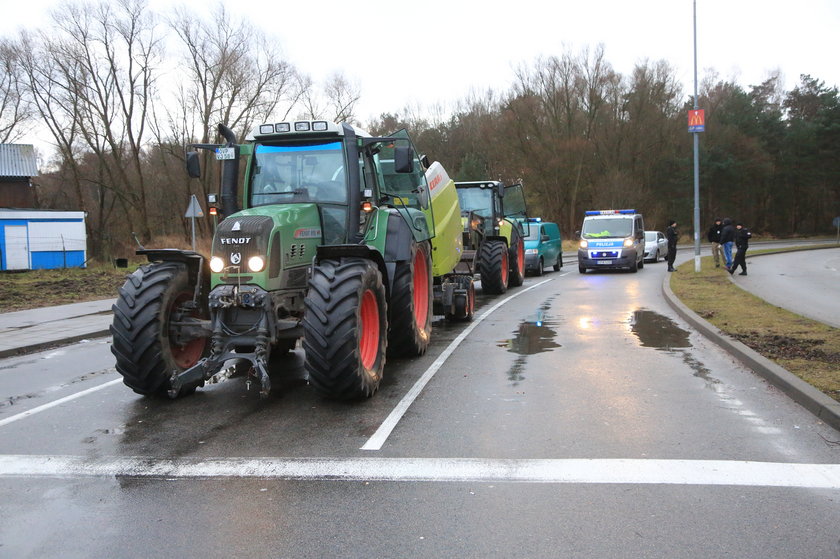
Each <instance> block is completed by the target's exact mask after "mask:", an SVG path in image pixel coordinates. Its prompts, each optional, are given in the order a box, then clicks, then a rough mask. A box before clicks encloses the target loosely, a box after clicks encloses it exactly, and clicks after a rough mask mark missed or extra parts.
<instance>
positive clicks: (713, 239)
mask: <svg viewBox="0 0 840 559" xmlns="http://www.w3.org/2000/svg"><path fill="white" fill-rule="evenodd" d="M722 230H723V223H721V220H720V218H719V217H716V218H715V223H714V225H712V226H711V228H710V229H709V233H708V235H706V236H707V237H708V239H709V242H710V243H712V258H714V259H715V268H720V258H721V256H723V250H722V249H721V247H720V233H721V231H722Z"/></svg>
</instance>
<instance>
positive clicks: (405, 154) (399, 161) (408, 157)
mask: <svg viewBox="0 0 840 559" xmlns="http://www.w3.org/2000/svg"><path fill="white" fill-rule="evenodd" d="M394 171H395V172H397V173H413V172H414V150H412V149H411V148H410V147H409V146H397V147H395V148H394Z"/></svg>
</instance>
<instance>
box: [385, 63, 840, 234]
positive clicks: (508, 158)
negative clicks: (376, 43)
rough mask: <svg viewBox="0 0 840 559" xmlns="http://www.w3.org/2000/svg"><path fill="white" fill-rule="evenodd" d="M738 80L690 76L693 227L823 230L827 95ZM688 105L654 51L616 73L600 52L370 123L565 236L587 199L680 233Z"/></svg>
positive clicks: (687, 178)
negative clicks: (694, 87)
mask: <svg viewBox="0 0 840 559" xmlns="http://www.w3.org/2000/svg"><path fill="white" fill-rule="evenodd" d="M780 81H781V80H780V77H779V76H778V75H771V76H770V77H768V78H767V79H766V80H765V81H764V82H763V83H761V84H759V85H755V86H750V87H749V89H748V90H745V89H743V88H742V87H741V86H739V85H738V84H735V83H731V82H727V81H721V80H717V79H716V77H715V76H714V75H711V76H709V77H707V78H706V79H705V80H704V83H703V86H702V90H701V93H700V96H699V106H700V107H701V108H703V109H705V112H706V131H705V132H704V133H701V135H700V200H701V227H702V228H703V229H704V230H705V228H706V227H707V226H708V225H710V224H711V222H712V220H713V219H714V218H715V217H725V216H728V217H732V218H733V219H737V220H741V221H743V222H744V223H746V224H748V225H749V226H750V227H752V228H753V229H754V230H755V231H756V232H759V233H764V234H768V235H777V236H790V235H813V234H821V233H822V234H828V233H831V232H832V225H831V224H832V219H833V218H834V217H835V216H838V215H840V158H838V157H837V153H838V151H840V96H839V95H838V90H837V87H829V86H827V85H826V84H825V83H824V82H822V81H820V80H819V79H817V78H813V77H811V76H808V75H803V76H800V81H799V83H798V85H797V86H796V87H795V88H794V89H793V90H792V91H788V92H785V91H783V90H782V89H781V85H780ZM691 108H693V98H691V97H688V96H687V95H686V94H685V93H684V92H683V91H682V88H681V86H680V84H679V83H678V81H677V79H676V76H675V72H674V70H673V69H672V68H670V67H669V65H668V64H667V63H666V62H664V61H658V62H648V61H645V62H642V63H639V64H637V65H636V67H635V68H634V70H633V72H632V73H631V74H630V75H627V76H622V75H620V74H618V73H616V72H615V71H614V70H613V69H612V67H611V66H610V64H609V63H608V62H607V61H606V59H605V56H604V53H603V50H602V49H601V48H597V49H595V50H592V51H590V50H584V51H583V52H581V53H578V54H573V53H568V52H567V53H564V54H562V55H560V56H556V57H548V58H539V59H537V60H535V61H534V62H533V63H532V64H530V65H525V66H523V67H521V68H520V70H519V72H518V74H517V78H516V81H515V83H514V84H512V85H511V87H510V88H509V89H508V90H507V91H505V92H488V94H487V95H486V96H485V97H483V98H480V99H479V98H473V99H469V100H466V101H464V102H462V103H461V104H460V106H459V107H458V108H457V110H456V111H455V114H454V115H453V116H452V117H451V118H449V119H447V120H445V121H441V122H429V121H427V120H424V119H422V118H408V119H401V118H400V117H399V116H398V115H382V116H381V117H380V119H379V120H378V122H376V123H374V124H373V125H372V129H373V130H374V131H376V132H384V131H386V130H389V129H391V128H393V127H394V126H395V125H398V124H400V125H404V126H406V127H408V128H409V129H411V130H413V132H414V135H415V137H416V138H417V143H418V145H419V148H420V149H421V150H422V151H425V152H427V153H428V154H429V155H430V156H431V157H432V158H433V159H439V160H440V161H441V162H442V163H443V164H444V166H445V167H446V168H447V170H448V171H449V172H450V174H451V175H452V176H453V177H456V179H461V180H467V179H469V180H475V179H480V178H494V179H502V180H505V181H518V180H521V181H523V183H524V184H525V187H526V190H527V195H528V199H529V204H530V210H531V213H532V214H534V215H541V216H542V217H543V218H546V219H550V220H555V221H558V222H559V223H560V224H561V227H562V229H563V231H564V234H565V236H567V237H569V236H570V235H572V234H573V232H574V231H575V230H576V228H579V226H580V222H581V220H582V216H583V212H584V211H585V210H587V209H606V208H619V207H622V208H623V207H632V208H636V209H637V210H639V211H642V212H643V213H644V214H645V217H646V224H647V226H648V227H650V228H664V226H665V222H666V220H667V219H670V218H673V219H676V220H677V221H678V222H679V223H681V224H682V231H683V233H684V234H685V233H690V228H691V224H692V222H693V210H694V189H693V187H694V179H693V151H692V142H693V140H692V136H691V134H689V133H688V131H687V130H688V124H687V111H688V110H689V109H691Z"/></svg>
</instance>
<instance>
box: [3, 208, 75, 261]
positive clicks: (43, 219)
mask: <svg viewBox="0 0 840 559" xmlns="http://www.w3.org/2000/svg"><path fill="white" fill-rule="evenodd" d="M86 261H87V234H86V233H85V212H66V211H57V210H56V211H53V210H18V209H8V208H0V270H38V269H48V268H73V267H79V266H84V264H85V262H86Z"/></svg>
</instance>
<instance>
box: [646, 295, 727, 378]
mask: <svg viewBox="0 0 840 559" xmlns="http://www.w3.org/2000/svg"><path fill="white" fill-rule="evenodd" d="M630 329H631V330H632V332H633V334H635V335H636V337H637V338H639V341H640V342H641V344H642V346H643V347H652V348H655V349H660V350H663V351H669V352H672V353H677V354H682V356H683V362H684V363H685V364H686V365H688V366H689V367H690V368H691V370H692V371H693V375H694V376H695V377H697V378H700V379H703V380H704V381H705V382H706V387H708V388H711V389H714V385H716V384H720V380H718V379H716V378H715V377H713V376H712V372H711V371H710V370H709V369H707V368H706V367H705V366H704V365H703V363H701V362H700V361H698V360H697V359H695V358H694V356H692V355H691V354H690V353H689V352H688V351H687V350H686V348H690V347H692V346H691V342H689V341H688V335H689V334H688V332H687V331H686V330H683V329H682V328H680V327H679V326H677V323H676V322H674V321H673V320H671V319H670V318H668V317H667V316H662V315H661V314H659V313H655V312H653V311H649V310H646V309H640V310H637V311H633V318H632V319H631V320H630Z"/></svg>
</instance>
